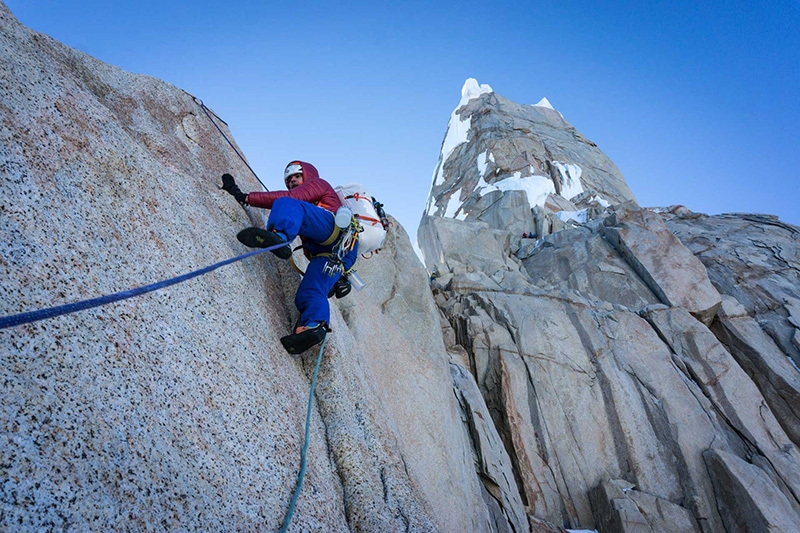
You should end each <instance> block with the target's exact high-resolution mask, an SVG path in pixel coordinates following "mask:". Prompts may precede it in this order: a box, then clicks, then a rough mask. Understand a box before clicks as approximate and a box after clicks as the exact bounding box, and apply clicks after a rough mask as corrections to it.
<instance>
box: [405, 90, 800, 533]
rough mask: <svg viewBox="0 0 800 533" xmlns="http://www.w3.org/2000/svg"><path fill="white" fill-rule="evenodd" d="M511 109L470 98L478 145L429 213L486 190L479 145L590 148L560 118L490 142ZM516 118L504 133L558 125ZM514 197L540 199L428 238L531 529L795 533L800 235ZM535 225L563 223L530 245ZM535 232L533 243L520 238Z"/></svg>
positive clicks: (450, 161) (444, 223)
mask: <svg viewBox="0 0 800 533" xmlns="http://www.w3.org/2000/svg"><path fill="white" fill-rule="evenodd" d="M510 108H511V106H509V104H507V103H506V101H505V100H504V99H502V97H499V96H496V95H494V94H489V95H487V94H481V95H478V96H476V97H474V98H472V99H471V100H469V102H468V103H466V104H464V102H463V100H462V103H461V104H460V107H459V110H458V111H460V117H461V120H462V121H467V120H469V121H471V122H470V124H471V125H472V129H470V132H469V135H468V136H467V139H466V140H465V141H464V143H463V144H461V145H459V147H458V149H457V150H454V151H453V152H452V153H451V155H450V157H449V158H447V159H446V160H444V161H443V162H441V163H440V168H443V172H442V174H441V180H440V182H438V183H434V186H433V187H432V191H431V195H432V199H431V201H430V205H436V206H445V205H449V200H448V195H449V191H450V190H453V189H456V188H459V187H461V185H462V184H463V183H464V182H465V176H472V175H486V174H485V172H484V170H485V168H484V165H486V163H485V161H483V160H480V159H479V160H477V161H476V160H475V158H474V157H473V155H470V154H475V153H476V151H477V152H480V151H481V150H484V147H485V143H486V139H487V138H491V139H493V142H495V143H496V144H499V145H503V146H508V145H509V143H510V144H513V146H519V145H520V144H525V145H526V146H533V145H536V144H537V143H541V144H544V145H547V144H548V143H549V142H550V140H551V139H554V138H559V139H562V141H561V142H562V144H560V145H559V146H560V148H561V149H562V150H563V151H564V153H571V154H577V153H580V152H581V150H582V149H583V144H582V143H583V142H584V141H583V140H582V137H580V136H579V135H578V134H576V133H574V131H573V129H572V127H571V126H569V125H568V124H567V123H566V122H565V121H562V123H560V125H559V123H558V121H556V120H555V119H553V120H549V121H548V128H543V129H536V128H529V129H528V130H527V131H522V130H521V129H520V128H518V127H509V129H503V127H502V126H499V125H497V124H495V125H494V126H496V127H487V128H486V129H485V130H484V129H482V125H483V124H484V123H486V120H487V119H486V117H495V116H499V115H501V114H503V113H504V112H507V110H508V109H510ZM514 109H516V110H518V113H519V115H520V117H518V119H517V120H516V121H512V122H510V123H509V125H513V124H518V123H519V122H520V121H523V120H529V121H530V122H531V123H536V122H538V121H539V119H538V118H537V117H539V116H540V115H543V114H546V113H552V111H548V110H541V109H535V110H530V109H527V108H521V107H514ZM559 128H560V129H559ZM554 129H555V130H559V132H556V133H554V132H553V131H552V130H554ZM569 135H573V137H574V139H573V140H572V141H570V140H568V139H567V138H568V137H569ZM520 137H525V138H526V140H525V141H520V140H519V138H520ZM595 160H597V159H595ZM584 161H585V160H584ZM571 163H572V164H576V165H578V164H582V165H583V166H585V167H590V165H587V164H586V163H585V162H582V163H578V162H577V160H576V159H573V160H572V161H571ZM532 168H534V169H535V166H534V167H532ZM615 171H616V169H615V168H614V167H613V166H610V167H608V168H606V169H604V171H603V172H595V171H592V172H591V173H589V172H584V173H583V174H580V182H581V184H580V185H581V187H582V188H583V189H584V190H589V191H593V192H592V194H594V193H596V192H597V191H598V190H599V189H598V184H597V181H595V180H596V176H599V175H602V176H611V175H616V174H615ZM618 179H619V180H621V179H622V178H621V176H619V177H618ZM509 183H510V182H509ZM623 183H624V182H623ZM617 190H620V191H622V190H626V189H625V188H623V187H618V188H617ZM475 194H476V195H477V194H478V192H476V193H475ZM520 194H522V195H523V197H524V196H527V197H528V198H530V190H529V188H528V187H527V185H526V184H525V182H524V181H522V180H517V181H515V182H514V188H512V189H510V190H502V189H501V190H495V191H492V192H490V193H488V194H485V195H481V196H480V200H478V201H475V202H471V201H470V200H466V201H464V203H463V204H462V205H461V206H460V208H459V211H458V212H456V211H454V210H452V209H451V210H449V211H447V210H445V209H441V210H435V211H434V210H429V211H428V213H429V214H431V215H433V214H435V215H437V216H423V219H422V222H421V225H420V230H419V239H420V246H421V248H422V250H423V252H424V254H425V258H426V265H427V267H428V269H429V270H430V271H431V272H433V273H434V280H433V282H432V288H433V291H434V294H435V297H436V302H437V304H438V305H439V307H440V309H442V311H443V313H444V314H445V316H446V317H447V320H448V327H449V328H452V333H446V335H445V338H446V339H449V343H450V348H451V350H453V351H458V350H461V351H462V352H463V359H464V361H465V362H466V365H467V367H468V369H469V371H470V373H471V374H472V375H473V376H474V378H475V380H476V382H477V384H478V387H479V390H480V392H481V394H482V397H483V399H484V401H485V403H486V405H487V408H488V410H489V413H490V415H491V418H492V422H493V424H494V427H495V429H496V431H497V432H498V433H499V435H500V438H501V439H502V440H503V443H504V446H505V448H506V450H507V452H508V457H509V459H510V461H511V463H512V466H513V473H514V476H515V479H516V481H517V485H518V487H519V491H520V498H521V500H522V503H523V505H525V507H526V512H527V513H528V514H529V516H535V517H537V518H540V519H544V520H547V521H550V522H552V523H555V524H558V525H561V526H565V527H582V528H589V529H592V528H598V529H599V530H600V531H601V532H603V533H605V532H616V531H640V530H646V531H708V532H711V531H714V532H716V531H765V530H770V531H792V530H794V529H797V528H798V527H800V490H798V489H800V485H798V480H800V478H799V477H798V476H800V452H798V448H797V445H798V439H797V418H796V416H797V415H796V411H797V409H796V408H795V407H793V406H796V405H798V404H797V399H798V387H797V385H798V380H799V379H800V371H798V368H797V366H796V365H795V364H794V363H795V362H796V360H797V358H796V355H797V352H796V350H797V346H798V344H797V343H796V342H795V337H796V336H797V331H798V329H797V328H798V326H797V324H798V321H797V320H796V318H797V315H798V313H796V312H795V311H797V306H796V305H795V304H796V301H797V294H796V292H797V287H798V286H800V284H798V275H800V263H798V260H797V259H798V257H800V256H798V253H800V246H799V245H800V242H798V238H797V235H798V231H800V230H799V229H798V228H795V227H793V226H789V225H787V224H783V223H781V222H780V221H777V220H775V219H774V218H770V217H764V216H751V215H738V216H726V217H705V216H701V215H695V214H693V213H689V212H687V211H686V210H684V209H680V208H676V209H673V210H671V211H669V212H667V211H662V212H661V213H660V214H659V212H656V211H653V210H644V209H641V208H640V207H639V206H638V205H636V204H635V202H633V201H630V199H631V198H632V196H628V195H624V194H619V195H615V196H613V198H611V197H610V196H609V198H610V199H611V202H610V204H612V205H608V206H607V207H605V208H602V206H601V209H594V208H590V207H585V208H584V210H583V211H582V212H581V213H580V214H581V216H580V217H579V216H577V214H579V213H578V212H577V211H575V206H574V203H573V205H572V206H571V205H570V203H569V202H566V203H565V202H564V201H563V200H569V198H567V199H563V198H562V199H561V200H558V199H557V198H556V199H555V200H558V201H555V200H553V201H551V200H548V201H547V203H546V204H545V207H541V206H538V205H537V206H532V205H531V204H530V203H529V202H524V201H523V202H520V201H519V196H520ZM582 199H583V200H585V197H576V198H573V200H574V201H576V202H580V201H582ZM462 200H464V198H463V197H462ZM543 209H545V210H548V211H549V212H550V214H552V215H553V216H555V217H556V218H557V219H558V220H560V224H555V225H550V226H548V228H549V229H548V231H539V229H538V228H541V227H544V226H542V225H541V224H539V222H540V221H541V220H540V218H541V216H542V213H543V212H544V211H542V210H543ZM531 216H533V218H534V219H536V221H537V230H536V231H534V232H533V235H531V234H530V233H528V232H523V231H522V229H523V226H520V225H519V224H518V221H522V220H526V217H527V219H528V220H529V219H530V217H531ZM547 216H548V217H549V216H550V215H547ZM459 219H463V220H459ZM548 220H549V219H548ZM745 487H759V489H758V490H748V489H746V488H745Z"/></svg>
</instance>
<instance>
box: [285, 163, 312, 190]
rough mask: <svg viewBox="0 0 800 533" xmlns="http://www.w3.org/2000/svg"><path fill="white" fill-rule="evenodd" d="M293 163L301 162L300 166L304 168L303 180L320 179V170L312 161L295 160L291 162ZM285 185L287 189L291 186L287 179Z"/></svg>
mask: <svg viewBox="0 0 800 533" xmlns="http://www.w3.org/2000/svg"><path fill="white" fill-rule="evenodd" d="M292 163H299V164H300V167H301V168H302V169H303V181H304V182H308V181H313V180H318V179H319V171H318V170H317V167H315V166H314V165H312V164H311V163H306V162H305V161H299V160H294V161H292V162H291V163H289V164H292ZM284 185H285V186H286V188H287V189H288V188H289V187H288V184H287V183H286V180H284Z"/></svg>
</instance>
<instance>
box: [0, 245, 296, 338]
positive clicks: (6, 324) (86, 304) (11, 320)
mask: <svg viewBox="0 0 800 533" xmlns="http://www.w3.org/2000/svg"><path fill="white" fill-rule="evenodd" d="M280 246H285V244H277V245H275V246H270V247H269V248H261V249H259V250H255V251H252V252H248V253H246V254H242V255H240V256H237V257H232V258H230V259H226V260H224V261H220V262H219V263H215V264H213V265H211V266H207V267H205V268H201V269H199V270H195V271H193V272H189V273H188V274H183V275H180V276H177V277H174V278H171V279H167V280H163V281H159V282H156V283H152V284H150V285H145V286H144V287H137V288H135V289H131V290H127V291H122V292H117V293H114V294H109V295H106V296H100V297H98V298H92V299H90V300H83V301H80V302H74V303H71V304H65V305H58V306H55V307H48V308H45V309H39V310H37V311H29V312H27V313H19V314H16V315H8V316H3V317H0V329H5V328H11V327H14V326H20V325H22V324H30V323H31V322H37V321H39V320H44V319H46V318H55V317H57V316H61V315H66V314H70V313H75V312H76V311H83V310H85V309H91V308H92V307H99V306H101V305H105V304H109V303H113V302H118V301H121V300H127V299H128V298H133V297H134V296H140V295H142V294H146V293H148V292H153V291H155V290H158V289H163V288H165V287H169V286H171V285H176V284H178V283H181V282H183V281H187V280H190V279H192V278H196V277H198V276H201V275H203V274H207V273H209V272H211V271H212V270H216V269H218V268H220V267H223V266H225V265H229V264H231V263H235V262H236V261H241V260H242V259H247V258H250V257H253V256H255V255H258V254H263V253H264V252H268V251H271V250H274V249H276V248H278V247H280Z"/></svg>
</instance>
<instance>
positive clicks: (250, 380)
mask: <svg viewBox="0 0 800 533" xmlns="http://www.w3.org/2000/svg"><path fill="white" fill-rule="evenodd" d="M0 50H2V55H0V184H2V192H0V277H2V280H3V282H2V286H0V296H1V297H0V314H2V315H8V314H14V313H18V312H23V311H30V310H35V309H40V308H44V307H47V306H50V305H58V304H65V303H71V302H75V301H79V300H84V299H87V298H92V297H97V296H101V295H105V294H110V293H114V292H118V291H122V290H127V289H130V288H133V287H138V286H142V285H146V284H149V283H152V282H155V281H160V280H164V279H168V278H171V277H173V276H176V275H180V274H185V273H187V272H191V271H194V270H196V269H198V268H201V267H205V266H208V265H211V264H214V263H216V262H218V261H221V260H224V259H228V258H230V257H233V256H236V255H238V254H242V253H244V252H245V251H247V250H246V249H245V248H244V247H242V246H241V245H240V244H239V243H238V242H237V241H236V239H235V234H236V232H237V231H238V230H239V229H241V228H243V227H246V226H251V225H261V226H263V224H264V215H265V212H262V211H259V210H247V211H245V210H243V209H242V208H241V207H240V206H239V205H238V204H237V203H236V202H235V201H233V199H232V198H230V197H229V196H228V195H227V194H225V193H224V192H221V191H220V190H219V189H218V182H219V176H220V175H221V174H222V173H223V172H230V173H232V174H233V175H234V176H236V178H237V180H238V182H239V183H240V185H241V187H242V189H244V190H258V189H260V187H259V185H258V183H257V181H256V180H255V179H254V178H253V177H252V176H251V174H250V173H249V171H248V170H247V168H246V166H245V165H244V164H243V163H242V162H241V161H240V160H239V158H238V157H237V156H236V155H235V154H234V152H233V151H232V150H231V148H230V147H229V146H228V144H227V142H226V141H225V139H223V137H222V136H221V135H220V133H219V132H218V131H217V129H216V128H215V127H214V125H212V123H211V122H210V120H209V118H208V117H207V116H206V115H205V113H204V112H203V110H202V109H201V108H200V107H199V105H198V103H197V102H196V101H195V100H194V99H193V98H192V96H191V95H189V94H187V93H185V92H184V91H182V90H180V89H178V88H176V87H173V86H171V85H169V84H167V83H164V82H162V81H160V80H156V79H153V78H150V77H147V76H140V75H133V74H130V73H126V72H124V71H121V70H120V69H117V68H115V67H113V66H110V65H107V64H104V63H102V62H100V61H97V60H95V59H93V58H91V57H89V56H87V55H85V54H82V53H80V52H78V51H76V50H73V49H70V48H68V47H65V46H63V45H61V44H60V43H58V42H56V41H54V40H52V39H51V38H49V37H47V36H45V35H42V34H39V33H36V32H33V31H31V30H29V29H27V28H25V27H23V26H22V25H20V24H19V23H18V22H17V21H16V19H14V17H13V15H12V14H11V13H10V12H9V10H8V9H7V8H6V7H5V5H3V4H2V3H0ZM217 124H218V125H219V126H220V127H221V128H222V130H223V131H224V132H225V133H226V134H227V135H228V136H230V132H229V131H228V128H227V126H226V125H225V124H224V123H223V122H221V121H219V120H218V122H217ZM321 170H322V171H323V175H324V167H323V168H321ZM266 181H267V183H275V184H276V185H281V184H282V183H281V182H282V180H281V179H280V176H279V175H276V176H274V179H272V178H271V177H270V178H267V179H266ZM359 271H360V274H361V276H362V278H364V279H365V280H366V281H367V283H368V287H367V289H365V290H364V291H363V292H359V293H355V292H354V293H353V294H351V295H349V296H348V297H347V298H346V299H344V300H341V301H338V302H336V301H334V303H333V319H332V327H333V330H334V331H333V333H332V334H331V335H330V336H329V338H328V341H327V343H326V348H325V354H324V358H323V360H322V365H321V368H320V373H319V378H318V384H317V390H316V393H315V396H314V399H313V406H312V407H313V410H312V419H311V432H310V442H309V450H308V466H307V472H306V477H305V483H304V487H303V491H302V493H301V495H300V498H299V500H298V503H297V508H296V510H295V514H294V519H293V521H292V526H291V528H290V531H408V530H411V531H491V530H492V528H493V527H495V526H493V525H491V524H494V523H495V521H494V518H493V514H492V512H493V510H494V507H496V506H494V507H491V505H492V504H491V501H492V500H491V498H490V499H489V500H488V501H487V499H486V498H485V494H484V489H483V485H482V484H481V483H480V481H479V477H478V473H477V470H476V464H475V462H476V460H477V459H476V453H475V450H474V448H473V445H472V441H471V439H470V437H469V434H468V431H467V429H466V426H464V425H463V424H462V421H461V418H460V404H459V402H458V399H457V398H456V396H455V394H454V391H453V384H452V380H451V378H450V370H449V368H450V367H449V355H448V353H447V351H446V350H445V346H444V343H443V341H442V338H441V331H440V328H439V312H438V310H437V309H436V307H435V305H434V303H433V300H432V297H431V294H430V292H429V290H428V286H427V275H426V274H425V272H424V270H423V268H422V267H421V265H419V263H418V262H417V261H416V259H415V257H414V254H413V252H412V249H411V245H410V242H409V241H408V237H407V236H406V235H405V233H404V232H403V230H402V228H400V226H399V225H396V224H395V226H394V228H393V229H392V230H391V231H390V236H389V239H388V240H387V246H386V248H385V249H384V251H383V252H382V253H381V254H379V255H378V256H377V257H376V258H374V259H372V260H370V261H369V262H359ZM297 283H298V276H297V274H296V273H295V272H294V271H293V270H292V269H291V268H290V267H289V266H288V264H287V263H285V262H281V261H279V260H278V259H277V258H275V257H274V256H272V255H271V254H266V255H261V256H258V257H256V258H251V259H248V260H246V261H243V262H237V263H234V264H233V265H230V266H226V267H224V268H221V269H219V270H216V271H214V272H213V273H210V274H207V275H204V276H202V277H199V278H195V279H193V280H191V281H188V282H185V283H182V284H179V285H176V286H174V287H171V288H168V289H164V290H160V291H157V292H153V293H149V294H147V295H145V296H141V297H137V298H134V299H128V300H125V301H122V302H119V303H114V304H111V305H106V306H102V307H98V308H94V309H91V310H87V311H82V312H79V313H74V314H69V315H65V316H61V317H58V318H53V319H50V320H44V321H40V322H36V323H33V324H27V325H22V326H18V327H15V328H11V329H4V330H0V376H2V382H3V394H2V399H1V400H0V407H1V408H0V505H2V507H0V509H1V510H0V529H2V530H9V531H51V530H76V531H131V530H133V531H136V530H147V531H150V530H154V531H155V530H157V531H187V530H203V531H275V530H277V529H278V528H279V526H280V524H281V522H282V520H283V518H284V516H285V514H286V511H287V507H288V504H289V500H290V497H291V494H292V491H293V490H294V488H295V484H296V481H297V475H298V471H299V462H300V450H301V447H302V445H303V429H304V421H305V413H306V404H307V401H308V394H309V387H310V381H311V375H312V371H313V369H314V362H315V360H314V357H315V355H316V353H314V354H311V353H310V352H309V354H308V355H307V357H306V358H292V357H290V356H288V355H287V354H286V353H285V352H284V351H283V349H282V348H281V346H280V344H279V342H278V339H279V337H280V336H282V335H285V334H286V332H287V331H288V330H289V328H290V327H291V324H292V323H293V321H294V319H295V318H296V316H295V313H296V311H295V310H294V306H293V304H292V299H293V294H294V290H295V289H296V287H297ZM521 516H523V517H524V515H521ZM520 520H521V519H520ZM503 523H505V522H503Z"/></svg>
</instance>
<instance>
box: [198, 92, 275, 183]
mask: <svg viewBox="0 0 800 533" xmlns="http://www.w3.org/2000/svg"><path fill="white" fill-rule="evenodd" d="M183 92H185V93H186V94H188V95H189V96H191V97H192V99H194V101H195V103H196V104H197V105H199V106H200V109H202V110H203V112H204V113H205V114H206V116H207V117H208V120H210V121H211V123H212V124H213V125H214V127H215V128H217V131H218V132H219V133H220V135H222V137H223V138H224V139H225V140H226V141H227V142H228V144H229V145H230V147H231V148H232V149H233V151H234V152H235V153H236V155H238V156H239V159H241V160H242V163H244V164H245V166H247V168H249V169H250V172H252V173H253V176H255V177H256V179H257V180H258V182H259V183H260V184H261V186H262V187H263V188H264V190H265V191H269V189H268V188H267V186H266V185H264V182H263V181H261V178H259V177H258V174H256V171H255V170H253V167H251V166H250V164H249V163H248V162H247V160H246V159H245V158H244V156H243V155H242V154H240V153H239V150H237V149H236V146H234V145H233V143H232V142H231V140H230V139H228V136H227V135H225V132H224V131H222V128H220V127H219V125H218V124H217V121H216V120H214V119H213V118H212V117H211V115H214V116H215V117H217V120H219V121H220V122H222V123H223V124H225V125H226V126H227V125H228V123H227V122H225V121H224V120H222V119H221V118H219V116H217V114H216V113H214V112H213V111H211V110H210V109H209V108H207V107H206V105H205V104H204V103H203V101H202V100H200V99H199V98H198V97H196V96H195V95H193V94H192V93H189V92H187V91H183Z"/></svg>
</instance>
